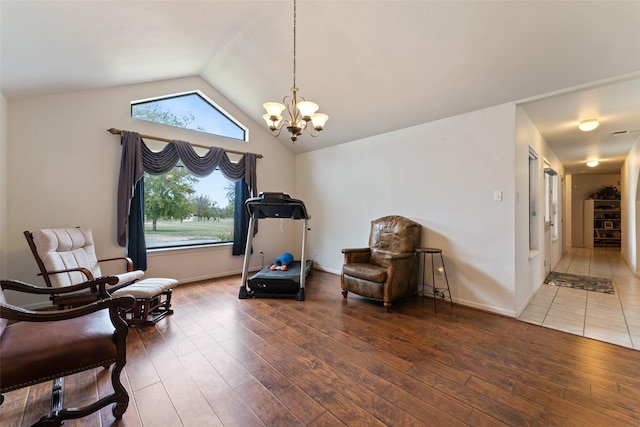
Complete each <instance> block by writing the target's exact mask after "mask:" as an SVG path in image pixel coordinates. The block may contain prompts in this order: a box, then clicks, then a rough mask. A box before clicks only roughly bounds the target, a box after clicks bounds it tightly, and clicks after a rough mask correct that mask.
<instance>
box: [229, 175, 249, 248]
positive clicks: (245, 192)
mask: <svg viewBox="0 0 640 427" xmlns="http://www.w3.org/2000/svg"><path fill="white" fill-rule="evenodd" d="M248 198H249V188H248V187H247V183H246V182H245V180H244V179H241V180H240V181H236V191H235V199H234V200H235V206H234V211H233V252H232V254H233V255H244V252H245V249H246V246H247V230H248V228H249V212H247V209H246V208H245V206H244V202H245V200H247V199H248Z"/></svg>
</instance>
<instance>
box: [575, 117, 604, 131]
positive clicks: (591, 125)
mask: <svg viewBox="0 0 640 427" xmlns="http://www.w3.org/2000/svg"><path fill="white" fill-rule="evenodd" d="M599 124H600V122H598V120H597V119H589V120H583V121H581V122H580V124H579V125H578V129H580V130H581V131H584V132H589V131H591V130H594V129H595V128H597V127H598V125H599Z"/></svg>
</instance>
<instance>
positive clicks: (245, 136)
mask: <svg viewBox="0 0 640 427" xmlns="http://www.w3.org/2000/svg"><path fill="white" fill-rule="evenodd" d="M190 95H197V96H198V97H200V98H201V99H202V100H203V101H204V102H205V103H207V104H209V105H210V106H211V108H213V109H214V110H216V111H217V112H218V113H220V114H221V115H222V116H223V117H224V118H226V119H227V120H229V121H230V122H231V123H233V124H234V125H235V126H237V127H238V128H239V129H241V130H242V132H243V138H242V139H240V138H235V137H232V136H228V135H221V134H218V133H211V132H207V131H203V130H199V129H192V128H188V127H184V128H181V127H178V126H172V125H168V124H166V123H162V122H156V121H152V120H145V119H141V118H138V117H135V116H134V113H133V109H134V107H135V106H137V105H143V104H150V103H154V102H157V101H163V100H168V99H175V98H180V97H186V96H190ZM129 115H130V117H131V118H132V119H134V120H142V121H145V122H149V123H156V124H159V125H164V126H169V127H176V128H178V129H185V130H190V131H194V132H200V133H204V134H207V135H214V136H217V137H220V138H226V139H230V140H233V141H242V142H248V141H249V129H248V128H247V127H246V126H245V125H243V124H242V123H241V122H240V121H239V120H238V119H236V118H235V117H233V116H232V115H231V114H229V113H228V112H227V111H226V110H225V109H224V108H222V107H221V106H220V105H218V104H217V103H215V102H214V101H213V100H212V99H211V98H209V97H208V96H207V95H205V94H204V93H202V91H200V90H191V91H186V92H179V93H174V94H170V95H161V96H155V97H152V98H144V99H137V100H133V101H131V102H130V107H129Z"/></svg>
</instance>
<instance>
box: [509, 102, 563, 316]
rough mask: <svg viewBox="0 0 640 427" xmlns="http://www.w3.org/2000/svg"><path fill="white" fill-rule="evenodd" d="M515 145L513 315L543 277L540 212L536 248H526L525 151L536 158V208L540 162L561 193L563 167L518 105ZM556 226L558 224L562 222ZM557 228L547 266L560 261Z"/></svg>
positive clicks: (560, 242) (540, 197) (541, 189)
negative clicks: (555, 179) (548, 169)
mask: <svg viewBox="0 0 640 427" xmlns="http://www.w3.org/2000/svg"><path fill="white" fill-rule="evenodd" d="M516 147H517V148H516V158H515V164H516V167H515V168H516V171H515V181H516V206H515V209H516V214H515V216H516V231H515V233H516V238H515V241H516V247H515V264H516V267H515V268H516V280H515V287H516V289H515V294H516V301H515V305H516V312H517V314H520V313H521V312H522V310H524V309H525V307H526V306H527V304H528V303H529V301H530V300H531V298H532V297H533V295H534V294H535V292H536V291H537V290H538V288H539V287H540V286H541V285H542V283H543V281H544V279H545V277H544V275H545V265H544V261H545V252H544V251H545V245H544V242H545V240H544V215H538V216H537V218H538V227H537V229H538V242H540V245H539V248H538V250H536V251H530V247H529V151H530V150H533V151H534V152H535V153H536V154H537V155H538V159H539V162H538V176H539V177H540V185H539V186H538V194H537V195H536V198H537V200H538V206H539V209H538V210H539V211H541V210H542V207H543V206H544V203H545V200H544V199H545V191H544V172H543V169H544V163H545V162H547V163H548V164H549V166H551V168H552V169H554V170H555V171H556V172H557V173H558V191H560V192H564V185H563V179H564V167H563V166H562V164H561V163H560V161H559V160H558V158H557V157H556V155H555V153H554V152H553V151H552V150H551V148H550V147H549V146H548V145H547V142H546V141H545V140H544V138H543V137H542V135H541V134H540V132H539V131H538V129H537V128H536V127H535V126H534V125H533V123H532V122H531V120H530V119H529V117H528V116H527V115H526V113H525V112H524V110H523V109H522V108H520V107H518V108H517V109H516ZM558 196H559V197H558V200H559V201H561V200H563V199H564V197H563V194H559V195H558ZM558 205H559V206H558V217H559V218H563V215H564V212H563V211H562V209H563V206H562V203H560V202H559V203H558ZM557 226H558V227H562V221H561V222H560V224H557ZM558 231H559V233H558V235H559V236H560V237H559V238H558V239H557V240H554V241H553V242H552V247H551V251H552V253H551V257H550V260H551V267H553V266H554V265H555V264H557V263H558V261H560V258H561V257H562V253H563V252H564V243H563V240H562V235H563V233H562V229H559V230H558Z"/></svg>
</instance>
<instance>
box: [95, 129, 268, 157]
mask: <svg viewBox="0 0 640 427" xmlns="http://www.w3.org/2000/svg"><path fill="white" fill-rule="evenodd" d="M107 132H109V133H112V134H114V135H121V136H122V134H123V132H125V131H123V130H120V129H116V128H110V129H107ZM140 137H141V138H146V139H155V140H156V141H164V142H169V143H173V141H174V140H173V139H169V138H162V137H159V136H151V135H143V134H140ZM189 144H191V145H192V146H193V147H200V148H206V149H209V148H212V147H208V146H206V145H200V144H193V143H191V142H190V143H189ZM224 151H226V152H227V153H234V154H247V153H246V152H244V151H236V150H227V149H226V148H225V149H224ZM256 158H258V159H261V158H262V154H256Z"/></svg>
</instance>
